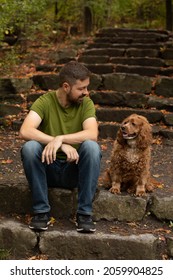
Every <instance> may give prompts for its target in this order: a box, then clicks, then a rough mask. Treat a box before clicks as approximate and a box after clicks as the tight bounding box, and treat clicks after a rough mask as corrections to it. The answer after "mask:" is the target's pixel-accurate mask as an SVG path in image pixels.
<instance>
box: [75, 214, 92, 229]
mask: <svg viewBox="0 0 173 280" xmlns="http://www.w3.org/2000/svg"><path fill="white" fill-rule="evenodd" d="M76 225H77V231H78V232H84V233H89V232H95V231H96V228H95V224H94V223H93V220H92V217H91V216H90V215H81V214H77V221H76Z"/></svg>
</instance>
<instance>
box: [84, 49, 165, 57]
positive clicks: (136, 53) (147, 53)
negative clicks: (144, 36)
mask: <svg viewBox="0 0 173 280" xmlns="http://www.w3.org/2000/svg"><path fill="white" fill-rule="evenodd" d="M82 55H85V56H86V55H95V56H96V55H98V56H102V55H108V56H110V57H123V56H127V57H152V58H157V57H159V56H160V51H159V50H157V49H146V48H145V49H138V48H131V47H129V48H128V49H118V48H98V49H96V48H95V49H86V50H84V52H83V53H82Z"/></svg>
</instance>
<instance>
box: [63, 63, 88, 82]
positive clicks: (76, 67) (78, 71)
mask: <svg viewBox="0 0 173 280" xmlns="http://www.w3.org/2000/svg"><path fill="white" fill-rule="evenodd" d="M89 77H90V71H89V70H88V69H87V68H86V67H85V66H84V65H82V64H80V63H79V62H77V61H70V62H69V63H67V64H66V65H65V66H64V67H62V69H61V70H60V73H59V85H60V87H62V85H63V83H65V82H66V83H68V84H69V85H70V86H73V85H74V84H75V83H76V81H77V80H80V81H84V80H86V79H87V78H89Z"/></svg>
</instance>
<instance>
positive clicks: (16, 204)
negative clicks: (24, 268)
mask: <svg viewBox="0 0 173 280" xmlns="http://www.w3.org/2000/svg"><path fill="white" fill-rule="evenodd" d="M65 53H66V55H65V57H63V59H62V58H61V59H59V60H57V61H56V65H55V64H52V65H50V64H49V65H37V67H36V68H37V70H38V74H35V75H34V76H32V77H30V78H23V79H21V78H20V79H18V78H13V79H10V78H9V79H0V98H1V101H2V102H1V104H0V111H1V116H2V119H1V122H2V124H4V121H6V118H5V119H4V116H6V115H16V120H15V121H12V122H11V125H12V127H13V129H14V130H17V131H18V129H19V127H20V124H21V122H22V119H23V117H24V115H25V111H26V109H28V108H29V106H30V104H31V103H32V102H33V101H34V100H36V98H38V96H40V95H41V94H44V92H46V91H47V90H51V89H56V88H57V87H58V71H59V69H60V68H61V66H62V64H63V63H64V62H67V61H69V60H71V59H78V61H80V62H81V63H84V64H85V65H86V66H87V67H88V68H89V69H90V71H91V72H92V77H91V84H90V92H91V98H92V100H93V101H94V103H95V105H96V112H97V118H98V121H99V130H100V145H101V147H102V150H103V151H102V152H103V159H102V167H101V177H102V174H103V172H104V170H105V168H106V167H107V164H108V163H109V158H110V153H111V149H112V140H111V139H114V138H115V137H116V132H117V129H118V127H119V124H120V123H121V122H122V120H123V119H124V118H125V117H127V116H128V115H130V114H131V113H138V114H141V115H144V116H146V117H147V118H148V120H149V122H150V123H151V124H152V128H153V135H154V136H163V137H164V139H166V141H167V142H166V143H167V145H160V146H158V145H153V155H152V156H153V157H152V174H155V175H156V178H157V176H158V174H159V176H160V178H159V179H161V183H163V184H164V186H165V187H164V188H157V189H156V190H155V191H154V192H153V193H152V194H148V195H147V197H144V198H137V197H133V196H129V195H128V194H122V195H119V196H117V195H112V194H111V193H109V192H108V191H107V190H106V189H105V188H104V185H102V181H99V188H98V190H99V191H98V193H97V195H96V198H95V201H94V209H93V210H94V218H95V221H96V222H97V233H96V234H94V235H86V234H82V235H80V234H77V233H76V231H75V226H74V224H73V223H71V222H69V221H68V219H69V218H70V219H73V217H74V214H75V209H76V192H71V191H65V190H57V189H52V190H50V191H49V196H50V202H51V205H52V215H53V217H54V218H56V219H57V222H56V223H55V224H54V225H53V226H52V227H50V230H49V231H47V232H45V233H37V234H35V233H34V232H32V231H30V230H29V229H28V228H27V225H26V222H25V221H23V222H21V217H23V216H24V215H25V214H26V213H29V212H30V208H31V199H30V198H31V197H30V192H29V190H28V184H27V182H26V179H25V176H24V174H22V175H19V174H18V173H17V172H14V178H15V180H11V179H10V176H9V175H8V174H5V173H4V174H3V179H2V182H1V183H0V197H1V204H0V213H1V216H0V221H1V223H0V256H1V251H2V250H9V251H10V252H11V258H15V259H19V258H27V257H29V256H31V255H32V254H34V252H35V254H45V255H48V258H50V259H164V258H169V259H171V258H172V257H173V233H172V229H171V228H170V227H169V226H168V224H169V222H170V221H172V220H173V206H172V205H173V194H172V179H173V178H172V171H171V170H172V168H173V165H172V158H173V142H172V138H173V130H172V127H173V113H172V112H173V78H172V74H173V67H172V65H173V38H172V33H169V32H167V31H158V30H142V29H114V28H104V29H101V30H100V31H99V32H98V33H97V34H95V37H94V38H93V39H92V41H91V40H90V42H88V43H87V45H86V46H85V48H83V51H82V52H81V51H80V52H79V53H75V52H74V56H72V55H71V54H69V56H68V52H65ZM40 70H41V71H44V72H45V74H43V73H41V74H40V72H39V71H40ZM50 70H51V71H52V70H54V72H51V74H50V72H49V71H50ZM35 89H37V92H35ZM38 90H39V91H38ZM21 93H22V95H21ZM18 104H19V105H18ZM20 104H21V105H20ZM26 104H27V107H26ZM24 105H25V106H24ZM17 116H18V117H17ZM104 139H105V140H104ZM12 145H13V146H17V145H18V147H17V149H18V153H17V156H16V158H15V160H16V161H17V157H19V148H20V145H19V140H18V139H17V138H15V137H14V139H13V143H12ZM105 145H106V148H105ZM165 155H167V158H165V159H164V157H165ZM21 168H22V167H21ZM165 170H168V171H167V174H165ZM14 181H15V183H14ZM9 194H10V195H9ZM67 205H68V207H67ZM14 212H15V213H16V215H15V216H12V215H11V214H12V213H14ZM18 217H20V219H18ZM153 225H155V226H153ZM7 236H8V238H7ZM57 244H58V245H57ZM57 246H58V247H57ZM1 248H2V249H1Z"/></svg>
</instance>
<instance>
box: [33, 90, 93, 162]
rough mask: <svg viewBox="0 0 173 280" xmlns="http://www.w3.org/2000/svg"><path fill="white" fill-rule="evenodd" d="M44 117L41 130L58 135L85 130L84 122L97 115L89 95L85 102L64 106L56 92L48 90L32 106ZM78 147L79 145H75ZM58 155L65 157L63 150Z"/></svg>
mask: <svg viewBox="0 0 173 280" xmlns="http://www.w3.org/2000/svg"><path fill="white" fill-rule="evenodd" d="M31 110H33V111H35V112H36V113H37V114H38V115H39V116H40V117H41V119H42V122H41V124H40V130H41V131H42V132H44V133H46V134H48V135H51V136H57V135H65V134H71V133H75V132H78V131H81V130H83V127H82V124H83V122H84V121H85V120H86V119H88V118H90V117H96V116H95V107H94V104H93V101H92V100H91V99H90V98H89V97H84V99H83V102H82V103H81V104H80V105H78V104H76V105H73V106H70V107H68V108H63V107H62V106H61V105H60V103H59V102H58V99H57V97H56V92H48V93H46V94H43V95H42V96H41V97H39V98H38V99H37V100H36V101H35V102H34V103H33V105H32V106H31ZM73 146H74V147H75V148H78V145H73ZM57 157H60V158H64V156H63V154H62V152H58V153H57Z"/></svg>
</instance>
